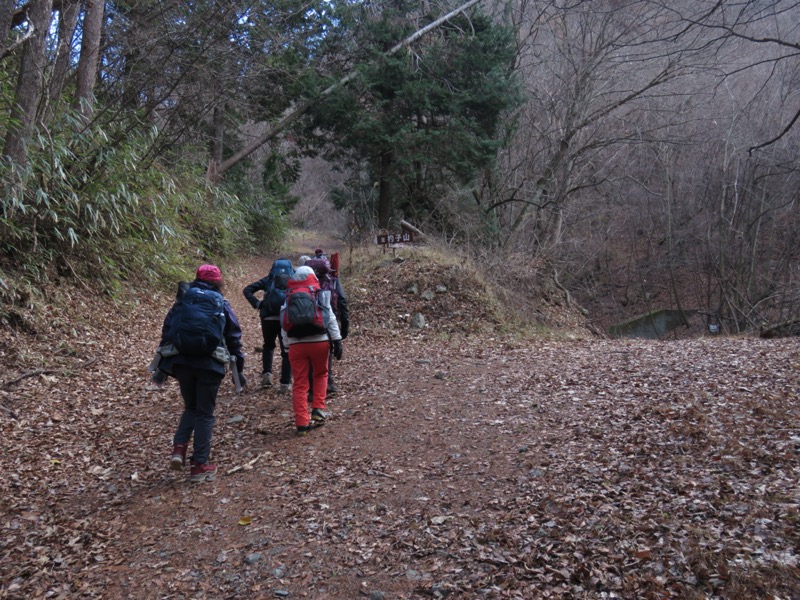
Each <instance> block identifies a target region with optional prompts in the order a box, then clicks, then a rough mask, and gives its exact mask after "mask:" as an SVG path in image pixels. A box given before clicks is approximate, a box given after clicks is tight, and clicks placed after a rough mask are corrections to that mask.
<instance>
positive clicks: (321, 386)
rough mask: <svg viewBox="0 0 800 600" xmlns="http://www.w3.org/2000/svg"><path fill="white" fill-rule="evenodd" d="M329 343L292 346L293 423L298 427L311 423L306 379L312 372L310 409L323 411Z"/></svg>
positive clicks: (290, 349)
mask: <svg viewBox="0 0 800 600" xmlns="http://www.w3.org/2000/svg"><path fill="white" fill-rule="evenodd" d="M329 351H330V342H328V341H324V342H310V343H302V344H292V345H291V346H289V354H290V355H291V357H292V370H293V372H294V388H292V408H294V423H295V425H297V426H298V427H307V426H308V424H309V423H310V422H311V416H310V415H309V413H308V392H309V385H308V378H309V371H312V372H313V376H312V377H313V383H314V385H313V395H312V398H311V408H312V409H314V408H318V409H319V410H325V393H326V390H327V387H328V353H329Z"/></svg>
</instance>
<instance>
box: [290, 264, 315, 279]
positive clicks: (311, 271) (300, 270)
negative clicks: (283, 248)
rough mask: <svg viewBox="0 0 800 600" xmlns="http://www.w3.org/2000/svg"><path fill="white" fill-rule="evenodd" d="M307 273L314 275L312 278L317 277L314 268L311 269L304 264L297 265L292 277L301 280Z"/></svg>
mask: <svg viewBox="0 0 800 600" xmlns="http://www.w3.org/2000/svg"><path fill="white" fill-rule="evenodd" d="M309 275H314V279H316V278H317V276H316V274H315V273H314V269H312V268H311V267H306V266H302V267H297V270H296V271H295V272H294V275H292V279H296V280H297V281H303V280H304V279H305V278H306V277H308V276H309Z"/></svg>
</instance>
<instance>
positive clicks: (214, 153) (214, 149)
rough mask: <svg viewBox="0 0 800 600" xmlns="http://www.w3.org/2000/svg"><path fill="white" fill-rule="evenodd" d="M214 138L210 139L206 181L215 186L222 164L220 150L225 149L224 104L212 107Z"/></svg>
mask: <svg viewBox="0 0 800 600" xmlns="http://www.w3.org/2000/svg"><path fill="white" fill-rule="evenodd" d="M212 119H213V123H212V127H213V130H214V137H213V138H211V161H210V162H209V163H208V174H207V175H208V181H209V182H211V183H213V184H215V185H216V183H217V182H218V181H219V166H220V165H221V164H222V150H223V148H224V147H225V145H224V143H225V104H222V105H221V106H220V105H217V106H215V107H214V116H213V117H212Z"/></svg>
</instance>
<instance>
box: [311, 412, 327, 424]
mask: <svg viewBox="0 0 800 600" xmlns="http://www.w3.org/2000/svg"><path fill="white" fill-rule="evenodd" d="M311 422H312V423H313V424H314V425H316V426H320V425H325V413H324V412H322V409H320V408H312V409H311Z"/></svg>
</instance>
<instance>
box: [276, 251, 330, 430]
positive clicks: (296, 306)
mask: <svg viewBox="0 0 800 600" xmlns="http://www.w3.org/2000/svg"><path fill="white" fill-rule="evenodd" d="M280 321H281V335H282V336H283V344H284V346H285V347H287V348H289V362H290V363H291V365H292V377H293V378H294V386H293V388H292V408H293V409H294V422H295V426H296V427H297V434H298V435H305V434H307V433H308V432H309V430H310V429H311V426H312V424H313V425H324V424H325V419H326V415H325V412H324V411H325V394H326V389H327V384H328V354H329V352H331V347H332V350H333V355H334V357H335V358H336V360H340V359H341V358H342V335H341V333H340V331H339V324H338V323H337V322H336V317H335V316H334V314H333V310H332V309H331V301H330V292H328V291H325V290H322V289H320V285H319V281H318V280H317V276H316V275H315V274H314V270H313V269H312V268H311V267H307V266H302V267H298V268H297V270H296V271H295V273H294V275H292V277H291V278H290V280H289V286H288V290H287V293H286V302H285V303H284V305H283V307H282V308H281V318H280ZM309 371H311V372H312V377H313V395H312V398H311V414H310V415H309V412H308V390H309V381H308V376H309Z"/></svg>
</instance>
